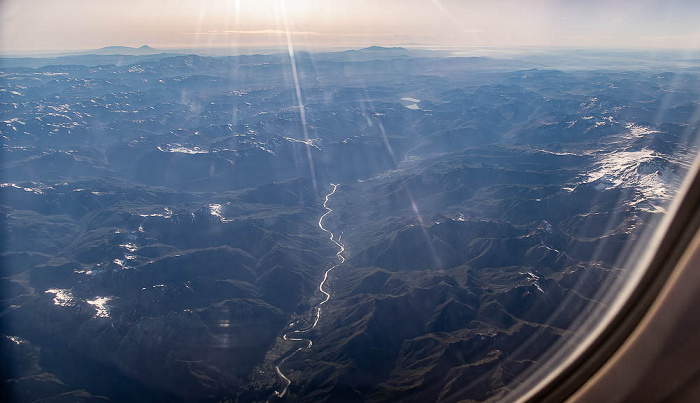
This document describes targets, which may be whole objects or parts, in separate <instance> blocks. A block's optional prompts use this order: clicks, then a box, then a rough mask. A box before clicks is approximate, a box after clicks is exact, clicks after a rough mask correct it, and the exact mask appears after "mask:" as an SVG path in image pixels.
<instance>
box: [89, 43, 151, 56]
mask: <svg viewBox="0 0 700 403" xmlns="http://www.w3.org/2000/svg"><path fill="white" fill-rule="evenodd" d="M88 53H92V54H98V55H151V54H156V53H162V51H160V50H158V49H155V48H152V47H150V46H148V45H143V46H141V47H132V46H105V47H103V48H99V49H95V50H91V51H88Z"/></svg>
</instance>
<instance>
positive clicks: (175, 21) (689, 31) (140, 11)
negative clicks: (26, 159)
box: [0, 0, 700, 52]
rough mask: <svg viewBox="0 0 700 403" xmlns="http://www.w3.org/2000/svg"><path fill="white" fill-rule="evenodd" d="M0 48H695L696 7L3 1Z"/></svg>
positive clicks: (598, 2) (420, 1)
mask: <svg viewBox="0 0 700 403" xmlns="http://www.w3.org/2000/svg"><path fill="white" fill-rule="evenodd" d="M0 13H1V14H0V15H1V19H2V28H0V29H1V31H0V32H1V37H0V38H1V39H0V41H1V42H0V49H1V50H2V51H4V52H12V51H17V52H26V51H39V50H42V51H61V50H79V49H95V48H101V47H106V46H112V45H120V46H132V47H139V46H142V45H144V44H147V45H149V46H152V47H154V48H221V47H224V48H225V47H230V48H242V47H249V48H250V47H274V46H287V45H288V44H289V43H293V44H294V46H295V47H297V48H299V49H315V48H331V47H362V46H369V45H381V46H400V45H403V46H406V45H414V46H431V47H504V46H507V47H588V48H635V49H639V48H642V49H643V48H650V49H660V48H661V49H663V48H669V49H672V48H677V49H692V48H696V47H697V46H696V45H697V44H698V43H699V39H700V28H698V27H700V24H698V22H699V21H698V20H699V19H700V18H699V17H698V16H700V5H699V4H697V3H696V2H693V1H689V0H673V1H663V2H662V1H657V0H642V1H637V2H635V3H634V4H629V3H626V2H625V3H624V4H621V3H620V2H612V1H605V0H595V1H593V2H587V3H586V4H580V3H579V2H574V1H555V0H537V1H528V2H526V3H525V2H518V1H514V0H502V1H495V2H488V4H485V3H482V2H477V1H464V2H460V1H456V0H409V1H403V2H401V3H396V2H394V1H385V0H382V1H368V0H361V1H356V2H352V3H348V2H342V1H339V0H330V1H325V2H323V3H321V4H316V3H315V2H313V1H310V0H298V1H272V0H265V1H255V2H248V1H241V0H230V1H216V2H213V1H194V0H177V1H168V2H165V1H162V0H158V1H150V2H139V1H134V0H127V1H124V2H119V3H114V2H108V1H103V0H98V1H92V2H87V1H84V0H67V1H62V2H51V3H44V2H39V1H37V0H25V1H17V0H7V1H4V2H3V3H2V5H0Z"/></svg>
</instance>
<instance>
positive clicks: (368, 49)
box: [360, 45, 406, 52]
mask: <svg viewBox="0 0 700 403" xmlns="http://www.w3.org/2000/svg"><path fill="white" fill-rule="evenodd" d="M360 50H367V51H379V50H381V51H393V52H405V51H406V49H405V48H402V47H400V46H396V47H385V46H377V45H374V46H370V47H367V48H362V49H360Z"/></svg>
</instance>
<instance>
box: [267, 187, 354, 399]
mask: <svg viewBox="0 0 700 403" xmlns="http://www.w3.org/2000/svg"><path fill="white" fill-rule="evenodd" d="M331 186H332V189H331V191H330V193H328V194H327V195H326V199H325V200H324V202H323V207H324V208H325V209H326V212H325V213H323V215H322V216H321V218H319V219H318V227H319V228H321V230H323V231H325V232H326V233H328V235H329V237H330V240H331V242H333V243H334V244H335V246H337V247H338V252H337V253H336V256H337V257H338V263H336V264H334V265H333V266H331V267H330V268H328V270H326V272H325V273H323V279H322V280H321V283H319V285H318V290H319V291H321V293H322V294H323V300H322V301H321V302H319V303H318V305H317V306H316V309H315V314H314V322H313V324H312V325H311V326H310V327H307V328H305V329H301V330H294V331H291V332H289V333H285V334H284V335H283V336H282V338H283V339H284V340H289V341H303V342H306V346H302V347H299V348H297V349H296V350H294V351H293V352H292V353H291V354H289V355H287V356H286V357H284V358H283V359H282V360H281V361H280V362H279V363H277V365H276V366H275V371H276V372H277V375H278V376H279V377H280V378H281V379H282V381H283V382H284V388H283V389H282V391H281V392H280V391H275V394H274V395H275V396H277V397H284V395H285V394H286V393H287V389H289V385H291V383H292V381H291V380H290V379H289V378H287V376H285V375H284V373H283V372H282V370H281V369H280V367H281V366H282V365H283V364H284V363H285V361H287V360H288V359H290V358H292V357H293V356H294V355H295V354H296V353H298V352H299V351H301V350H303V349H308V348H311V346H313V344H314V343H313V341H311V340H309V339H305V338H301V337H299V335H301V334H304V333H306V332H309V331H310V330H311V329H313V328H315V327H316V325H318V320H319V319H320V318H321V308H322V307H323V305H324V304H325V303H326V302H328V300H329V299H330V298H331V294H330V293H329V292H328V291H327V290H326V289H325V288H324V286H325V285H326V282H327V281H328V274H329V273H330V272H331V271H332V270H333V269H335V268H336V267H338V266H340V265H341V264H343V263H345V257H344V256H343V252H345V247H344V246H343V244H342V243H340V238H337V239H336V237H335V234H333V232H331V231H330V230H328V229H327V228H326V227H324V226H323V219H324V218H326V217H327V216H328V214H330V213H331V212H332V211H333V209H331V208H330V207H328V200H329V199H330V197H331V196H333V194H334V193H335V191H336V189H338V184H337V183H331ZM297 323H298V322H294V323H292V324H291V325H290V326H294V325H296V324H297Z"/></svg>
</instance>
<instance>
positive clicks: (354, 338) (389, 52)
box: [0, 47, 700, 402]
mask: <svg viewBox="0 0 700 403" xmlns="http://www.w3.org/2000/svg"><path fill="white" fill-rule="evenodd" d="M144 52H145V51H144ZM295 56H296V57H295V60H294V62H295V63H296V69H295V70H293V69H292V68H291V64H290V63H291V61H290V58H289V55H287V54H279V55H249V56H235V57H202V56H196V55H169V54H162V53H154V52H150V51H149V52H145V53H144V54H142V55H136V54H135V55H127V56H115V55H112V54H96V55H90V54H85V55H78V56H67V57H55V58H51V59H32V58H26V59H19V58H17V59H13V58H3V59H0V134H1V135H2V146H3V149H2V158H1V159H0V182H1V184H0V213H1V217H2V229H3V230H2V234H1V236H2V238H1V242H0V245H1V249H0V277H1V279H0V343H2V346H1V351H2V355H1V360H2V362H1V367H2V374H1V375H2V394H3V395H2V398H3V400H12V401H37V400H41V401H107V400H113V401H149V402H152V401H169V402H170V401H266V400H268V399H271V400H275V399H276V398H275V397H274V394H273V392H274V391H275V390H278V389H280V387H281V385H282V384H283V382H282V380H281V379H280V377H279V376H278V374H277V373H276V372H275V369H274V367H275V365H277V364H278V363H279V362H280V360H281V359H283V357H286V356H287V355H289V354H290V352H292V351H294V350H295V349H297V348H298V347H300V344H299V343H300V342H294V341H289V340H284V338H283V336H284V335H285V334H286V333H287V332H288V330H289V328H290V323H291V324H293V326H300V325H299V324H300V323H304V321H308V320H309V318H311V317H312V316H313V315H312V314H313V311H314V309H315V306H317V304H318V301H319V300H320V299H322V298H323V295H322V294H321V293H320V291H319V289H318V287H319V283H320V282H321V281H322V277H323V275H324V272H325V271H326V270H327V269H328V268H329V267H331V266H332V265H333V264H335V263H337V257H336V252H337V248H336V245H335V244H334V243H332V242H331V241H330V240H329V239H328V234H326V233H325V232H323V231H322V230H321V229H319V225H318V223H319V218H320V217H321V215H322V214H324V213H325V212H326V211H327V210H326V209H325V208H324V206H323V203H324V196H325V195H326V194H328V193H329V190H330V183H336V184H338V187H337V191H336V192H335V193H334V194H333V196H332V198H331V199H330V200H329V201H328V206H329V207H330V208H332V213H330V214H329V215H328V216H327V217H326V219H325V221H324V226H325V227H327V228H328V229H329V230H330V231H332V232H333V233H334V234H336V235H337V236H338V237H340V242H341V243H342V244H343V246H344V247H345V251H344V252H343V253H344V255H343V256H344V257H345V258H346V259H347V261H346V262H344V263H343V264H341V265H340V266H338V267H337V269H335V270H333V271H332V272H331V275H330V277H329V280H328V282H327V283H326V286H325V289H328V290H329V293H330V294H331V298H330V299H329V301H328V303H327V304H325V305H324V309H323V312H322V314H321V316H320V318H319V322H318V325H317V326H316V327H314V328H313V329H311V330H309V331H308V332H307V333H306V334H305V336H304V337H306V338H308V339H309V340H312V341H313V346H312V348H309V349H304V350H303V351H299V352H298V353H296V354H294V355H293V356H291V357H290V358H289V359H288V360H286V361H285V363H284V366H283V369H284V373H285V374H286V376H288V377H289V380H290V381H291V384H290V385H289V391H288V393H287V394H286V395H285V396H284V397H283V399H285V400H289V401H314V402H317V401H332V402H339V401H382V402H383V401H409V402H410V401H416V402H422V401H445V402H451V401H464V400H467V401H483V400H487V399H489V398H499V397H502V396H504V395H505V394H506V393H507V392H508V391H510V390H512V389H513V388H514V387H515V386H516V385H517V384H518V383H519V382H520V381H522V379H524V377H525V376H527V374H528V373H529V372H530V371H532V370H535V369H536V368H538V365H540V364H541V363H542V362H543V359H544V357H546V356H547V354H549V353H550V352H551V350H550V347H552V346H556V345H557V343H560V342H562V341H563V340H566V339H567V337H569V336H570V335H571V334H572V332H573V331H575V329H576V326H577V325H578V323H579V322H580V320H581V319H582V318H586V317H587V315H591V313H592V312H596V311H597V310H599V309H604V307H605V304H604V301H603V297H602V294H601V293H602V292H603V291H605V290H607V289H608V287H610V286H611V285H612V284H614V282H615V280H616V279H618V278H621V277H624V275H625V273H626V271H627V270H629V268H630V267H631V265H632V264H633V263H634V259H635V256H637V255H638V249H636V248H639V247H640V246H639V245H642V244H643V243H644V240H645V239H646V237H647V236H648V234H649V229H650V228H653V226H654V225H655V224H657V223H658V220H659V219H660V218H661V217H662V216H663V214H664V213H665V211H666V210H667V209H668V206H669V203H670V201H671V200H672V199H673V197H674V195H675V192H676V190H677V189H678V187H679V186H680V183H681V181H682V180H683V178H684V175H685V173H686V171H687V169H688V167H689V165H690V163H691V162H692V160H693V158H694V155H695V152H696V150H697V148H696V144H695V142H696V141H697V139H696V137H697V135H696V133H697V132H698V129H699V128H700V126H699V118H700V115H699V114H698V113H697V111H698V99H700V81H699V80H698V74H697V72H698V67H697V66H693V65H692V64H690V65H687V66H686V67H683V68H677V69H675V70H673V71H672V69H670V68H669V67H668V66H663V65H657V64H652V65H649V64H645V65H643V66H642V65H639V66H637V65H635V64H634V63H632V62H631V64H630V65H628V66H624V67H617V68H612V67H607V68H606V69H595V68H591V67H590V66H577V67H578V68H576V69H574V68H571V66H569V68H562V67H561V66H559V67H557V66H556V63H555V64H552V62H551V60H559V63H560V64H561V65H566V62H565V59H564V58H561V59H557V58H556V55H553V56H551V57H550V58H548V59H547V63H549V64H547V65H539V64H537V62H536V61H532V60H527V61H524V60H516V59H493V58H477V57H447V56H446V55H444V54H441V53H434V54H433V53H430V52H426V51H420V52H417V51H412V50H406V49H402V48H377V47H373V48H367V49H362V50H355V51H345V52H335V53H319V54H310V53H303V52H301V53H297V54H296V55H295ZM294 71H297V72H298V76H297V77H294V76H293V72H294ZM296 82H298V83H299V87H296V84H295V83H296ZM300 105H302V107H301V108H300ZM302 108H303V109H302ZM42 399H43V400H42ZM277 400H279V399H277Z"/></svg>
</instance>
